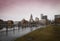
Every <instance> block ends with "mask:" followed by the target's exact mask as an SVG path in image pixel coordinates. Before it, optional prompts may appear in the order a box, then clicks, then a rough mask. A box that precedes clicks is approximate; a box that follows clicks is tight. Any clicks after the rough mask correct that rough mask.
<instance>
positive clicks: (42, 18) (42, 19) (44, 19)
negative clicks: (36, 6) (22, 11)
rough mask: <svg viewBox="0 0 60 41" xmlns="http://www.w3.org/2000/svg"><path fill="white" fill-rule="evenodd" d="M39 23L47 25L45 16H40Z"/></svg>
mask: <svg viewBox="0 0 60 41" xmlns="http://www.w3.org/2000/svg"><path fill="white" fill-rule="evenodd" d="M40 22H41V23H43V24H48V19H47V15H43V14H41V20H40Z"/></svg>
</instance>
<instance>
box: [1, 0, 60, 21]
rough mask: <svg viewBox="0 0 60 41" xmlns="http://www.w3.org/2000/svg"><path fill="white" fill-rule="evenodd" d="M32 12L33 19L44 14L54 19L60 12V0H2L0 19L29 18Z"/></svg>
mask: <svg viewBox="0 0 60 41" xmlns="http://www.w3.org/2000/svg"><path fill="white" fill-rule="evenodd" d="M31 14H32V15H33V19H35V17H38V18H39V19H40V18H41V14H44V15H47V16H48V19H49V20H53V19H54V15H58V14H60V0H0V19H3V20H5V21H6V20H13V21H20V20H22V19H26V20H29V19H30V15H31Z"/></svg>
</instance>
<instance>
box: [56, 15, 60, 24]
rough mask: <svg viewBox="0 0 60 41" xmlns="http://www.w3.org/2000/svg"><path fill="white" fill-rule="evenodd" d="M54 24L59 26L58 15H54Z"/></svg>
mask: <svg viewBox="0 0 60 41" xmlns="http://www.w3.org/2000/svg"><path fill="white" fill-rule="evenodd" d="M55 24H60V15H55Z"/></svg>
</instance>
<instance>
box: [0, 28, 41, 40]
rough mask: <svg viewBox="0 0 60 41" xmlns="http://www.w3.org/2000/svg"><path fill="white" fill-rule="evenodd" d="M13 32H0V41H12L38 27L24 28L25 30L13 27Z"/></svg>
mask: <svg viewBox="0 0 60 41" xmlns="http://www.w3.org/2000/svg"><path fill="white" fill-rule="evenodd" d="M15 28H16V29H15V30H8V31H7V32H6V31H3V32H0V41H14V40H15V39H16V38H18V37H21V36H23V35H26V34H28V33H30V32H32V31H34V30H36V29H38V28H40V27H26V28H22V27H20V28H18V27H15Z"/></svg>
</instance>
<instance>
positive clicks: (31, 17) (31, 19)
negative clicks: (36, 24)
mask: <svg viewBox="0 0 60 41" xmlns="http://www.w3.org/2000/svg"><path fill="white" fill-rule="evenodd" d="M29 21H30V22H33V21H34V20H33V16H32V14H31V16H30V20H29Z"/></svg>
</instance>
